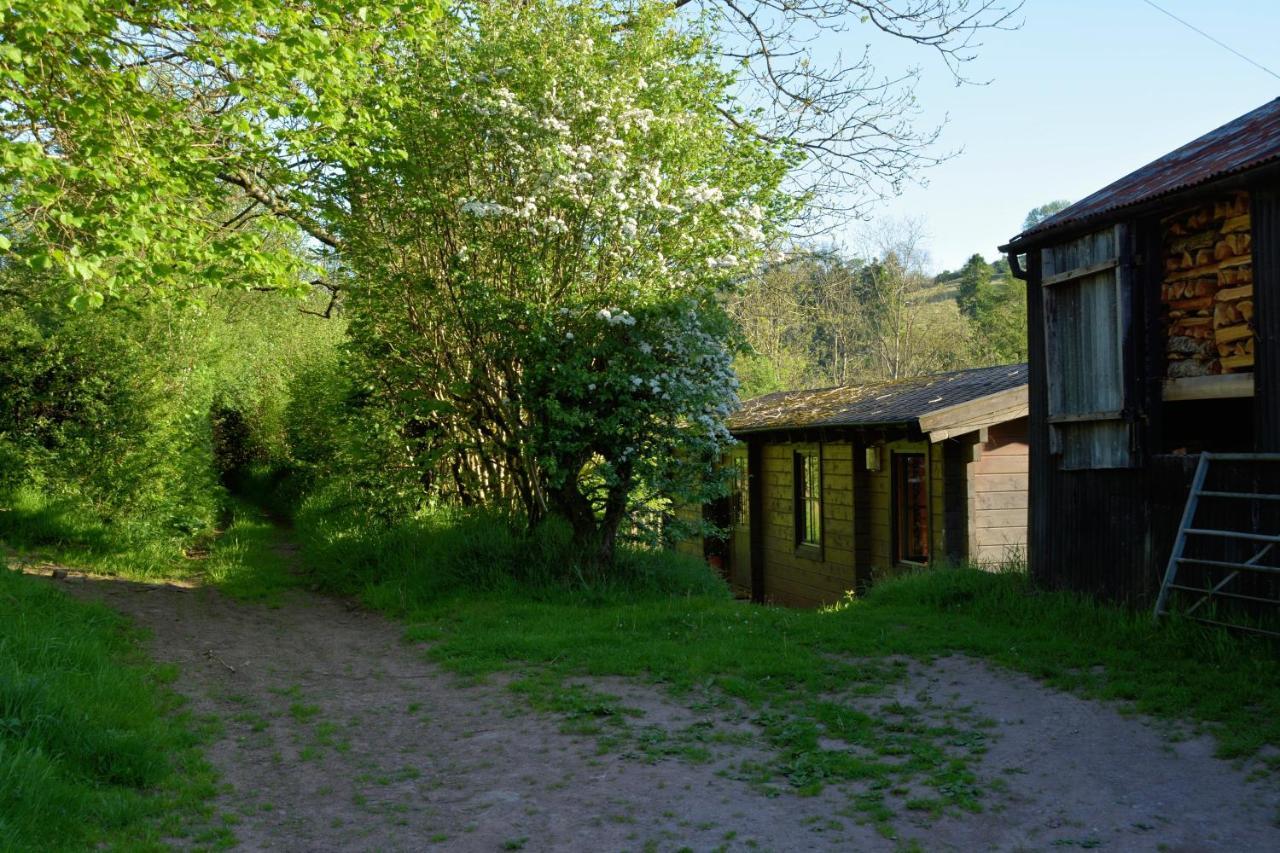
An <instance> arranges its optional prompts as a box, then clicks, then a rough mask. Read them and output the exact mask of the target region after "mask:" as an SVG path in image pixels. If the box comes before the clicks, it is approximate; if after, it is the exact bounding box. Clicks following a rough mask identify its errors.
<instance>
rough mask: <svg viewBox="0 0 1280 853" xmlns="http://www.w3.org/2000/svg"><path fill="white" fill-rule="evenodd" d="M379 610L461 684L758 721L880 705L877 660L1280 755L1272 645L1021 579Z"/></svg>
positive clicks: (377, 598) (829, 717) (460, 601)
mask: <svg viewBox="0 0 1280 853" xmlns="http://www.w3.org/2000/svg"><path fill="white" fill-rule="evenodd" d="M364 597H365V600H366V601H368V602H369V603H371V604H374V605H379V606H383V607H384V608H385V607H387V604H388V600H389V597H388V596H387V595H386V594H385V590H382V589H380V588H379V587H378V586H376V585H375V586H370V587H368V588H367V589H366V590H365V591H364ZM391 600H393V601H394V600H399V601H400V603H401V604H403V601H402V600H401V599H399V597H398V596H397V597H394V598H391ZM392 609H393V610H395V611H397V612H398V614H399V615H401V616H402V617H404V618H405V619H407V620H408V622H409V623H410V626H411V627H410V635H411V636H413V637H415V638H417V639H421V640H428V641H431V642H432V643H433V647H432V654H433V655H434V656H435V657H436V658H437V659H438V660H440V661H441V662H443V663H444V664H446V665H447V666H449V667H450V668H452V669H454V670H455V671H458V672H463V673H468V674H483V673H488V672H494V671H497V670H501V669H508V668H511V667H512V666H515V665H521V664H535V665H538V666H540V667H544V668H546V671H547V672H550V673H553V674H555V675H566V676H567V675H569V674H572V673H589V674H592V675H620V676H632V677H642V678H646V679H650V680H653V681H655V682H658V683H662V684H666V685H668V686H669V687H670V688H671V689H672V690H673V691H675V692H676V693H679V694H688V693H690V692H691V691H694V690H695V689H698V688H701V687H706V686H712V687H714V688H715V689H716V691H718V692H719V693H721V694H723V695H725V696H727V697H732V698H734V699H737V700H741V701H742V702H745V703H746V704H747V705H748V706H750V707H763V706H764V705H766V704H768V703H770V702H774V701H777V700H778V699H779V697H782V696H788V695H803V696H808V697H819V696H823V695H826V694H836V693H840V692H842V691H848V690H853V691H854V692H857V691H859V690H863V691H865V692H868V693H876V692H879V688H880V687H881V686H882V685H885V684H891V683H896V682H897V681H898V680H900V678H901V677H902V675H903V669H902V667H900V666H895V665H894V664H893V663H892V662H886V660H885V659H886V658H887V657H889V656H894V655H907V656H914V657H920V658H930V657H935V656H939V655H947V654H953V653H964V654H970V655H974V656H977V657H982V658H986V659H989V660H994V661H996V662H997V663H1000V664H1002V665H1005V666H1008V667H1010V668H1012V669H1016V670H1020V671H1023V672H1026V673H1029V674H1031V675H1033V676H1035V677H1037V678H1040V679H1042V680H1044V681H1046V682H1047V683H1049V684H1051V685H1053V686H1055V687H1058V688H1061V689H1064V690H1070V691H1074V692H1077V693H1079V694H1082V695H1085V696H1089V697H1093V698H1100V699H1115V700H1123V701H1126V702H1129V703H1131V704H1132V707H1133V708H1134V709H1135V710H1137V711H1139V712H1142V713H1145V714H1151V715H1153V716H1157V717H1166V718H1185V719H1190V720H1195V721H1199V722H1201V723H1203V724H1204V725H1205V726H1206V727H1208V728H1209V729H1210V730H1211V731H1212V732H1213V733H1214V734H1215V736H1217V738H1218V743H1219V753H1220V755H1222V756H1223V757H1242V756H1248V755H1252V754H1253V753H1255V752H1256V751H1257V750H1258V749H1259V748H1261V747H1262V746H1263V745H1264V744H1271V745H1280V671H1278V668H1277V667H1276V666H1275V659H1274V650H1273V648H1272V647H1271V646H1270V645H1268V644H1266V643H1265V642H1261V641H1253V640H1249V639H1245V638H1240V637H1235V636H1231V635H1227V634H1223V633H1218V632H1215V631H1210V630H1205V629H1203V628H1201V627H1200V626H1197V625H1193V624H1186V623H1176V622H1166V623H1163V624H1161V625H1154V624H1152V622H1151V620H1150V617H1149V616H1148V615H1147V614H1145V613H1131V612H1128V611H1125V610H1122V609H1120V608H1116V607H1111V606H1108V605H1103V604H1098V603H1094V602H1090V601H1087V600H1084V599H1082V598H1079V597H1076V596H1072V595H1068V594H1064V593H1042V592H1037V591H1036V590H1035V589H1034V588H1033V587H1032V585H1031V583H1030V582H1029V580H1028V579H1027V578H1026V577H1025V576H1023V575H1016V574H991V573H987V572H981V571H976V570H968V569H950V570H938V571H933V572H924V573H920V574H917V575H913V576H909V577H906V578H901V579H897V580H893V581H888V582H885V583H884V584H882V585H881V586H880V587H878V588H877V589H876V590H874V591H873V592H872V593H871V594H870V595H869V596H867V597H866V598H865V599H861V600H855V601H849V602H846V603H845V604H843V605H842V606H840V607H838V608H834V609H831V610H828V611H824V612H812V611H797V610H787V609H782V608H773V607H752V606H747V605H743V604H740V603H737V602H732V601H728V600H726V599H723V598H719V597H712V596H688V597H683V598H672V597H647V598H641V599H639V600H634V601H625V600H613V601H608V602H598V601H584V600H583V599H582V598H581V597H579V596H575V595H572V594H566V595H564V596H563V597H562V598H561V599H560V600H546V599H544V600H530V599H529V598H528V597H522V596H519V595H490V596H479V597H463V596H457V597H448V598H445V599H441V600H438V601H434V602H421V603H417V604H414V605H412V606H408V607H404V606H401V607H398V608H392ZM540 677H542V678H543V679H546V678H547V676H546V675H543V676H540ZM805 716H806V717H808V718H811V719H814V720H815V722H817V723H821V724H822V727H823V729H824V730H831V731H836V732H843V733H847V734H849V735H851V736H857V735H858V733H859V732H862V731H864V730H865V729H866V727H867V726H868V724H869V723H868V720H867V719H865V717H860V716H858V715H857V714H856V713H855V712H851V711H848V710H847V709H845V708H844V707H843V706H839V705H833V704H831V703H823V702H821V701H817V700H816V699H815V700H814V701H813V702H811V703H810V704H809V705H808V708H807V710H806V712H805Z"/></svg>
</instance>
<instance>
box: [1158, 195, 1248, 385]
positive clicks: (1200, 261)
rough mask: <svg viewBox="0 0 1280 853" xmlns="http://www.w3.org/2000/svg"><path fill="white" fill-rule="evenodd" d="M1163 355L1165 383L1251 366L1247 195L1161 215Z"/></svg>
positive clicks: (1229, 371) (1232, 196) (1229, 197)
mask: <svg viewBox="0 0 1280 853" xmlns="http://www.w3.org/2000/svg"><path fill="white" fill-rule="evenodd" d="M1161 224H1162V225H1163V227H1164V272H1165V278H1164V284H1163V285H1162V287H1161V293H1160V295H1161V299H1162V301H1163V303H1164V306H1165V331H1166V334H1167V337H1166V340H1167V346H1166V350H1165V352H1166V355H1167V358H1168V368H1167V371H1166V375H1167V376H1169V377H1170V378H1180V377H1185V376H1208V375H1210V374H1215V373H1233V372H1241V371H1248V370H1251V369H1252V368H1253V256H1252V254H1251V251H1252V250H1251V245H1250V243H1251V240H1252V237H1251V231H1250V227H1249V195H1248V193H1244V192H1239V193H1233V194H1232V195H1230V196H1228V197H1226V198H1224V199H1221V200H1218V201H1215V202H1213V203H1209V204H1203V205H1200V206H1199V207H1195V208H1192V209H1191V210H1184V211H1181V212H1180V213H1177V214H1174V215H1173V216H1170V217H1167V218H1166V219H1164V220H1163V221H1162V223H1161Z"/></svg>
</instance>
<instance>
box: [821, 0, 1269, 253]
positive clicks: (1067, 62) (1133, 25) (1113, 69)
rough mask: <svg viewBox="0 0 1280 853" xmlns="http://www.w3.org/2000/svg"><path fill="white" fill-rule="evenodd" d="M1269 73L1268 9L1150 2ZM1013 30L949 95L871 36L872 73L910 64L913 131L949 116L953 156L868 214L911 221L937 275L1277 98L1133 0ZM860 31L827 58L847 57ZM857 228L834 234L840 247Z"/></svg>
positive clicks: (1050, 9)
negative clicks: (915, 114) (918, 114)
mask: <svg viewBox="0 0 1280 853" xmlns="http://www.w3.org/2000/svg"><path fill="white" fill-rule="evenodd" d="M1156 2H1158V3H1159V4H1160V5H1161V6H1163V7H1165V8H1166V9H1169V10H1170V11H1171V12H1173V13H1174V14H1176V15H1178V16H1179V17H1181V18H1184V19H1186V20H1188V21H1190V22H1191V23H1193V24H1196V25H1197V26H1199V27H1200V28H1201V29H1203V30H1205V31H1206V32H1208V33H1209V34H1211V35H1213V36H1214V37H1215V38H1218V39H1220V40H1221V41H1224V42H1226V43H1227V44H1229V45H1231V46H1232V47H1234V48H1235V49H1236V50H1239V51H1240V52H1242V53H1244V54H1245V55H1247V56H1250V57H1252V58H1253V59H1255V60H1257V61H1259V62H1261V63H1262V64H1264V65H1267V66H1270V67H1271V68H1273V70H1276V71H1277V73H1280V50H1278V49H1277V45H1280V0H1213V2H1206V0H1156ZM1023 15H1024V17H1025V24H1024V26H1023V27H1022V28H1021V29H1019V30H1017V31H1014V32H993V33H989V34H987V35H986V36H985V37H984V42H985V45H984V46H983V47H982V48H981V49H980V55H979V58H978V59H977V60H976V61H975V62H973V63H972V64H971V65H970V67H969V76H971V77H974V78H979V79H988V80H990V81H991V82H990V84H989V85H985V86H964V87H961V88H956V87H955V85H954V83H953V82H952V80H951V78H950V76H949V74H948V72H947V70H946V68H945V67H944V66H943V65H942V64H941V63H940V62H938V61H936V60H934V59H933V58H932V56H931V55H930V54H929V53H928V52H927V51H925V50H923V49H920V48H914V47H908V46H906V45H903V44H897V43H890V42H886V41H884V40H881V39H874V40H872V45H873V51H874V53H873V57H874V58H875V60H876V63H877V66H878V67H879V68H881V69H883V70H884V71H886V72H887V71H890V70H895V69H901V68H902V67H905V66H907V65H911V64H919V65H921V66H922V72H923V79H922V81H921V84H920V87H919V90H918V95H919V99H920V101H921V103H922V106H923V108H924V111H925V112H924V118H923V120H925V121H930V120H932V121H937V120H939V119H941V118H942V117H943V116H944V115H949V116H950V122H949V125H948V127H947V128H946V130H945V132H944V135H943V140H942V145H943V147H944V148H963V152H962V153H961V154H960V155H959V156H957V157H956V158H954V159H952V160H950V161H948V162H946V163H944V164H942V165H941V166H938V167H936V168H934V169H931V170H929V171H928V172H927V173H926V174H925V177H926V178H927V180H928V182H929V183H928V186H927V187H923V188H922V187H914V186H911V187H908V188H907V189H906V191H905V192H904V193H903V195H902V196H901V197H899V198H897V199H894V200H891V201H890V202H887V203H885V204H883V205H881V206H880V207H878V208H876V209H875V210H874V211H873V212H872V216H873V217H874V218H881V217H893V218H901V217H908V216H911V217H920V218H922V219H923V220H924V222H925V226H926V230H927V232H928V234H929V239H928V245H929V249H930V255H931V257H932V260H933V265H934V267H935V268H936V269H937V270H942V269H944V268H952V269H954V268H955V267H957V266H959V265H961V264H962V263H963V262H964V260H965V259H966V258H967V257H968V256H969V255H971V254H973V253H974V252H980V253H982V254H984V255H985V256H986V257H987V258H988V259H994V258H996V257H997V256H998V253H997V251H996V246H997V245H999V244H1000V243H1003V242H1004V241H1005V240H1007V239H1008V238H1009V237H1012V236H1013V235H1014V234H1016V233H1017V232H1018V230H1019V226H1020V225H1021V224H1022V219H1023V217H1024V216H1025V215H1026V213H1027V211H1028V210H1030V209H1031V208H1033V207H1035V206H1037V205H1039V204H1042V203H1044V202H1047V201H1050V200H1052V199H1055V198H1067V199H1071V200H1076V199H1079V198H1082V197H1083V196H1085V195H1088V194H1089V193H1090V192H1092V191H1094V190H1096V189H1099V188H1100V187H1102V186H1104V185H1105V184H1107V183H1110V182H1111V181H1113V180H1115V179H1116V178H1119V177H1121V176H1123V175H1125V174H1127V173H1128V172H1130V171H1132V170H1133V169H1136V168H1137V167H1139V166H1141V165H1143V164H1145V163H1147V162H1150V161H1151V160H1153V159H1155V158H1156V157H1159V156H1160V155H1161V154H1164V153H1165V152H1167V151H1169V150H1172V149H1173V148H1176V147H1177V146H1179V145H1181V144H1183V143H1184V142H1187V141H1190V140H1191V139H1194V138H1195V137H1197V136H1199V135H1200V134H1202V133H1205V132H1206V131H1209V130H1212V129H1213V128H1215V127H1217V126H1218V125H1220V124H1223V123H1224V122H1227V121H1229V120H1231V119H1233V118H1235V117H1236V116H1238V115H1240V114H1242V113H1245V112H1247V111H1249V110H1251V109H1253V108H1254V107H1257V106H1260V105H1261V104H1263V103H1265V102H1266V101H1268V100H1270V99H1272V98H1275V97H1277V96H1280V80H1277V79H1276V78H1274V77H1271V76H1269V75H1268V74H1266V73H1264V72H1262V71H1260V70H1258V69H1257V68H1254V67H1253V66H1252V65H1249V64H1248V63H1246V62H1245V61H1244V60H1241V59H1239V58H1237V57H1235V56H1233V55H1231V54H1230V53H1228V52H1227V51H1225V50H1223V49H1222V48H1221V47H1218V46H1217V45H1215V44H1213V43H1212V42H1210V41H1207V40H1206V39H1205V38H1203V37H1202V36H1199V35H1197V34H1195V33H1194V32H1192V31H1190V30H1188V29H1186V28H1185V27H1183V26H1182V25H1180V24H1178V23H1177V22H1175V21H1173V20H1170V19H1169V18H1167V17H1165V16H1164V15H1162V14H1160V13H1159V12H1157V11H1156V10H1155V9H1152V8H1151V7H1150V6H1148V5H1146V4H1145V3H1143V2H1142V0H1106V2H1104V0H1027V3H1026V5H1025V7H1024V9H1023ZM865 29H866V28H861V29H860V28H858V27H854V28H852V29H851V30H850V31H849V32H848V33H846V34H844V36H843V37H842V41H843V44H841V45H840V48H841V49H843V50H844V51H846V52H850V53H852V52H855V51H857V50H860V49H861V47H862V44H863V42H865V41H867V40H868V39H869V34H868V33H864V32H863V30H865ZM857 230H858V226H857V225H851V226H848V227H845V228H843V229H841V231H839V232H837V234H836V235H835V236H836V237H837V239H840V238H844V239H846V240H848V241H851V242H852V241H853V240H854V239H855V235H856V233H857Z"/></svg>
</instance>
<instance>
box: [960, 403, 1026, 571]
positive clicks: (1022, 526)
mask: <svg viewBox="0 0 1280 853" xmlns="http://www.w3.org/2000/svg"><path fill="white" fill-rule="evenodd" d="M1027 454H1028V447H1027V419H1026V418H1018V419H1017V420H1013V421H1008V422H1006V423H1002V424H996V425H995V426H993V427H991V428H990V429H988V431H987V440H986V441H985V442H983V443H982V444H980V445H979V446H978V448H977V452H976V453H974V454H973V455H974V457H975V458H974V462H973V463H972V469H971V472H972V473H971V479H970V483H971V488H970V493H969V496H968V504H969V513H968V514H969V519H971V521H970V529H971V530H972V531H973V532H972V534H971V535H972V540H971V541H972V545H971V547H970V551H969V558H970V559H971V560H972V561H973V562H975V563H978V564H979V565H989V566H990V565H999V564H1002V563H1006V562H1008V561H1010V560H1016V559H1018V558H1022V559H1025V557H1026V549H1027V504H1028V497H1027V491H1028V481H1029V470H1030V463H1029V460H1028V455H1027Z"/></svg>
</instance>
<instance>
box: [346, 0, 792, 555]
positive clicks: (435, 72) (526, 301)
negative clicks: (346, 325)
mask: <svg viewBox="0 0 1280 853" xmlns="http://www.w3.org/2000/svg"><path fill="white" fill-rule="evenodd" d="M670 14H671V13H670V7H669V5H667V4H661V3H656V2H655V3H642V4H638V5H637V4H634V3H628V4H625V5H615V4H613V3H609V2H583V0H571V1H570V2H558V0H533V2H529V3H524V4H520V5H519V6H518V7H517V6H514V5H513V4H491V3H475V4H462V5H461V6H457V7H455V8H454V10H453V15H452V17H451V18H450V19H449V20H448V21H446V22H445V24H444V25H443V30H444V31H443V33H442V34H441V35H440V37H439V38H440V40H439V42H438V43H437V49H436V51H435V52H434V53H433V54H432V55H430V56H423V57H416V58H415V59H414V60H413V61H412V63H411V65H410V68H409V74H410V77H411V81H410V82H409V83H407V84H406V85H407V87H408V89H409V91H410V92H411V96H410V97H409V98H408V99H407V101H408V102H409V103H410V104H411V106H408V107H406V108H404V109H403V110H402V111H401V112H400V113H399V114H398V115H397V117H396V122H395V123H396V124H397V126H398V127H399V129H400V131H399V133H400V135H399V137H398V138H396V139H394V140H389V141H388V145H387V148H388V150H389V151H395V152H397V153H396V155H395V156H392V157H388V159H387V162H386V164H385V165H384V166H383V167H382V168H379V169H376V170H372V171H370V172H367V173H364V174H361V175H359V176H356V177H355V178H353V179H352V187H351V193H350V195H351V197H352V198H353V199H355V200H356V201H355V202H353V214H354V215H353V217H352V222H353V224H352V226H351V228H350V231H351V233H350V234H348V235H347V237H348V239H349V241H350V248H351V258H352V260H353V264H354V266H355V268H356V271H357V273H358V274H359V280H360V282H361V284H360V285H359V286H358V287H357V288H356V289H354V290H353V292H352V296H351V302H350V307H351V312H352V333H353V337H354V339H355V341H356V343H357V347H358V348H359V349H360V350H361V351H362V352H364V353H365V354H366V355H367V356H369V358H368V364H369V365H370V368H371V371H372V373H373V374H374V376H375V379H376V382H375V384H376V386H377V387H378V388H379V389H381V393H383V394H384V395H385V397H386V399H387V400H388V401H389V402H391V403H392V404H393V405H394V406H397V407H400V408H401V410H402V412H403V414H404V417H405V418H406V419H414V420H415V421H416V422H417V423H419V424H426V425H428V427H429V428H430V430H431V432H432V434H433V435H435V436H437V437H438V440H437V441H436V442H435V443H434V444H433V445H432V446H433V447H434V449H435V450H434V452H433V453H432V454H427V455H424V456H423V457H422V458H421V459H420V464H423V465H430V466H439V464H440V462H441V461H442V460H447V462H448V464H447V465H446V466H445V468H447V469H448V470H449V471H450V473H451V475H452V476H451V479H452V481H453V486H454V487H455V488H456V489H457V490H458V491H459V493H460V494H462V496H463V497H464V498H465V497H474V498H477V499H480V500H486V501H494V500H511V501H512V502H513V503H516V504H517V505H519V506H520V507H521V508H522V509H524V510H525V511H526V513H527V514H528V515H529V517H530V519H531V520H532V521H535V522H536V521H537V520H538V519H540V518H541V517H543V516H544V515H545V514H546V513H548V512H551V513H555V514H558V515H562V516H564V517H565V518H567V519H568V520H569V521H570V522H572V524H573V526H574V530H575V534H576V536H577V539H578V541H579V543H580V544H590V545H591V546H592V547H593V548H595V549H597V550H596V551H595V553H596V554H597V555H598V556H599V557H600V558H601V559H602V560H605V561H607V560H608V559H609V557H610V555H611V554H612V551H613V544H614V540H615V537H616V534H617V531H618V529H619V527H620V525H621V523H622V522H623V520H624V519H625V518H626V515H627V510H628V500H629V498H630V496H631V495H632V494H633V493H634V491H635V490H636V488H637V487H638V485H639V484H640V483H642V482H643V483H645V484H647V485H649V486H650V487H651V488H658V489H659V490H660V491H661V492H662V493H663V494H665V495H666V496H667V497H668V498H669V499H671V500H684V499H697V498H698V497H700V495H699V490H700V489H705V488H708V487H710V486H711V484H712V483H713V481H714V478H713V477H710V476H708V475H709V474H710V472H711V466H712V465H713V464H714V463H715V462H716V461H717V460H718V458H719V456H720V455H721V453H722V451H723V449H724V448H725V446H726V445H727V444H728V443H730V442H731V441H732V439H731V438H730V436H729V434H728V433H727V431H726V430H725V428H724V426H723V423H724V418H725V417H726V416H727V415H728V414H729V412H730V411H731V410H732V409H733V407H734V405H735V402H736V397H735V391H736V381H735V379H734V376H733V372H732V369H731V356H732V352H733V350H734V347H735V343H734V341H735V335H734V333H733V327H732V324H731V323H730V322H729V320H728V319H727V317H726V314H725V312H724V311H723V309H722V301H723V300H722V296H723V294H724V293H725V292H726V291H728V290H729V289H731V288H733V287H734V286H735V285H736V284H737V283H738V282H740V281H741V280H742V278H743V277H744V276H745V275H748V274H750V273H751V271H753V270H754V269H756V268H757V267H758V265H759V263H760V261H761V260H762V257H763V254H764V253H765V252H766V251H767V249H768V246H769V243H770V240H771V238H772V237H774V236H775V235H776V233H777V231H778V230H779V228H780V226H781V225H782V223H784V222H785V221H786V220H787V219H788V218H789V217H790V215H791V213H792V210H793V206H792V200H791V199H789V198H787V197H786V196H785V195H784V194H783V193H782V192H780V190H779V189H778V187H779V183H780V181H781V180H782V178H783V177H784V175H785V174H786V171H787V169H788V168H789V166H790V164H791V162H792V161H791V158H790V157H789V156H788V154H787V152H786V151H785V150H783V149H782V148H780V147H770V146H768V145H766V144H764V143H762V142H761V141H760V140H759V138H757V137H756V136H755V135H753V134H752V133H750V128H749V123H748V120H747V119H746V118H745V117H743V116H741V115H738V114H737V113H736V112H735V110H734V106H733V102H732V99H731V97H730V95H729V89H728V87H729V85H730V83H731V82H732V81H731V78H730V77H729V76H727V75H726V74H725V73H724V72H723V71H722V70H720V69H719V68H718V67H717V65H716V64H715V62H713V61H712V60H711V58H710V57H709V55H708V54H707V53H706V52H705V48H704V44H703V42H702V41H701V40H700V39H699V38H697V37H696V36H691V35H689V34H687V33H681V32H679V31H677V30H676V29H675V28H674V27H673V26H672V24H671V21H670Z"/></svg>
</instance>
